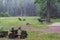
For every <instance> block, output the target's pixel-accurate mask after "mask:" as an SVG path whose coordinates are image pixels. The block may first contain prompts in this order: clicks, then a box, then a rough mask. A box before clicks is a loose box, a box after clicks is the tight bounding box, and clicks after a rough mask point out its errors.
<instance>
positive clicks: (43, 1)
mask: <svg viewBox="0 0 60 40" xmlns="http://www.w3.org/2000/svg"><path fill="white" fill-rule="evenodd" d="M35 4H36V5H37V7H38V8H37V7H36V8H37V10H38V11H37V13H39V14H40V15H39V16H40V17H46V15H47V0H35ZM59 4H60V2H59V0H50V5H51V13H50V14H51V18H60V12H59V11H60V7H59V6H60V5H59Z"/></svg>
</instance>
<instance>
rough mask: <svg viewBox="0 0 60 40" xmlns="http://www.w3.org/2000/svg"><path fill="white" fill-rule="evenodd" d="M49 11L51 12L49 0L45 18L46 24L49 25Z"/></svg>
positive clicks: (48, 0)
mask: <svg viewBox="0 0 60 40" xmlns="http://www.w3.org/2000/svg"><path fill="white" fill-rule="evenodd" d="M50 11H51V5H50V0H47V17H46V21H47V22H48V23H50Z"/></svg>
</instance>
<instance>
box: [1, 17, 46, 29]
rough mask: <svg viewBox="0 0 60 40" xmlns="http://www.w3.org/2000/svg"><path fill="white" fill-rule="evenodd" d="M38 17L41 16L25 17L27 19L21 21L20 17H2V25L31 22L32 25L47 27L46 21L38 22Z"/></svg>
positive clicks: (20, 24) (17, 24) (18, 24)
mask: <svg viewBox="0 0 60 40" xmlns="http://www.w3.org/2000/svg"><path fill="white" fill-rule="evenodd" d="M23 18H24V17H23ZM37 18H39V17H25V19H26V21H19V20H18V17H1V18H0V26H22V25H25V24H26V23H30V24H31V25H30V26H32V27H41V28H45V27H44V26H46V23H43V24H41V23H40V22H38V20H37Z"/></svg>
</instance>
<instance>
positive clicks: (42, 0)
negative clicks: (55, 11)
mask: <svg viewBox="0 0 60 40" xmlns="http://www.w3.org/2000/svg"><path fill="white" fill-rule="evenodd" d="M56 1H57V0H35V3H36V4H39V5H40V9H41V10H42V11H43V9H44V11H46V12H47V15H46V21H47V22H50V13H51V12H50V11H51V5H52V4H55V2H56ZM45 9H46V10H45ZM41 10H40V11H41ZM42 11H41V13H40V14H42V13H43V12H42Z"/></svg>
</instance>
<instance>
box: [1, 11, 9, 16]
mask: <svg viewBox="0 0 60 40" xmlns="http://www.w3.org/2000/svg"><path fill="white" fill-rule="evenodd" d="M9 16H10V15H9V13H8V12H1V13H0V17H9Z"/></svg>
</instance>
